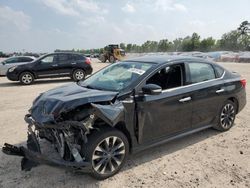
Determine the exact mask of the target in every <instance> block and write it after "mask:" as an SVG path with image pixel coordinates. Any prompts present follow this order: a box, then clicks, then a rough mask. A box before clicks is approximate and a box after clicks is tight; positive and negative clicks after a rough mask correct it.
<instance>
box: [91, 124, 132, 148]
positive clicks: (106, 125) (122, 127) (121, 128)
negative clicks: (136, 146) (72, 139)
mask: <svg viewBox="0 0 250 188" xmlns="http://www.w3.org/2000/svg"><path fill="white" fill-rule="evenodd" d="M94 127H97V128H105V127H106V128H115V129H117V130H119V131H121V132H122V133H123V134H124V135H125V136H126V137H127V139H128V143H129V150H130V151H131V148H132V139H131V136H130V133H129V131H128V130H127V128H126V125H125V123H124V122H118V123H117V124H116V125H115V126H114V127H112V126H110V125H108V124H107V123H105V122H104V121H103V120H100V121H99V122H98V124H95V125H94Z"/></svg>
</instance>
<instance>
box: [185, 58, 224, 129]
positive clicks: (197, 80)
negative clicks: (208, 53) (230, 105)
mask: <svg viewBox="0 0 250 188" xmlns="http://www.w3.org/2000/svg"><path fill="white" fill-rule="evenodd" d="M186 67H187V70H188V72H189V74H188V78H187V82H188V84H189V85H188V87H189V90H190V92H191V98H192V109H193V110H192V127H193V128H197V127H200V126H205V125H211V124H212V123H213V121H214V120H215V119H216V115H217V114H218V112H219V110H220V108H221V106H222V104H223V98H224V96H223V93H224V81H223V79H222V78H221V77H222V75H221V77H218V76H217V74H216V71H215V69H214V67H213V65H212V64H210V63H204V62H188V63H186Z"/></svg>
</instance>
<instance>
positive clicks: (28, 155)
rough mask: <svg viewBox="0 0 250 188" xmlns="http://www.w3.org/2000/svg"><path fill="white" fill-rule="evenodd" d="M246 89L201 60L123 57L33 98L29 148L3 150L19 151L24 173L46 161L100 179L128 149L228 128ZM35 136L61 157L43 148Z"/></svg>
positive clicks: (119, 164)
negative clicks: (50, 144) (46, 151)
mask: <svg viewBox="0 0 250 188" xmlns="http://www.w3.org/2000/svg"><path fill="white" fill-rule="evenodd" d="M245 87H246V80H245V79H243V78H241V77H240V75H238V74H237V73H234V72H229V71H228V70H226V69H224V68H223V67H221V66H220V65H218V64H216V63H213V62H210V61H207V60H205V59H201V58H194V57H182V56H145V57H141V58H135V59H131V60H125V61H122V62H120V63H116V64H112V65H110V66H108V67H105V68H104V69H102V70H100V71H99V72H97V73H95V74H94V75H92V76H90V77H88V78H87V79H86V80H84V81H81V82H77V83H72V84H68V85H65V86H61V87H59V88H55V89H52V90H49V91H47V92H45V93H42V94H41V95H40V96H38V97H37V98H36V99H35V100H34V102H33V106H32V107H31V109H30V110H29V112H30V114H28V115H26V117H25V120H26V122H27V123H28V127H29V128H28V131H29V133H28V142H27V143H28V144H27V146H28V148H25V147H23V146H22V147H16V146H13V145H10V144H5V145H4V147H3V152H5V153H7V154H13V155H19V156H23V157H24V159H23V161H22V169H24V170H25V169H26V170H27V169H30V168H32V167H33V166H36V165H38V164H48V165H54V166H66V167H72V168H74V169H75V170H80V171H83V172H89V173H90V174H91V175H93V176H94V177H95V178H97V179H105V178H108V177H110V176H112V175H114V174H115V173H117V172H118V171H119V170H120V169H121V167H122V166H123V164H124V162H125V161H126V159H127V156H128V154H129V153H134V152H138V151H141V150H144V149H146V148H150V147H155V146H156V145H159V144H162V143H165V142H167V141H170V140H173V139H176V138H179V137H181V136H186V135H188V134H192V133H194V132H197V131H201V130H203V129H207V128H210V127H213V128H215V129H217V130H219V131H228V130H229V129H230V128H231V127H232V126H233V124H234V120H235V116H236V114H238V113H239V112H240V111H241V110H242V109H243V107H244V106H245V104H246V90H245ZM34 130H35V132H34ZM38 138H45V139H47V140H48V141H50V142H51V143H52V146H55V148H56V151H58V153H59V156H60V157H61V159H55V158H51V157H50V154H49V153H43V152H42V151H41V149H40V146H39V141H38Z"/></svg>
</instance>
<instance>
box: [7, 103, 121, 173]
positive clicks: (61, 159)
mask: <svg viewBox="0 0 250 188" xmlns="http://www.w3.org/2000/svg"><path fill="white" fill-rule="evenodd" d="M90 106H91V110H87V111H88V115H86V113H85V115H84V118H83V119H82V120H75V119H74V118H71V119H69V118H68V120H60V121H54V122H50V123H49V122H46V123H45V122H43V123H42V124H41V123H39V122H37V121H35V120H34V119H33V117H32V115H30V114H28V115H26V116H25V121H26V122H27V124H28V140H27V148H26V147H24V146H20V147H17V146H13V145H10V144H7V143H5V144H4V147H3V148H2V151H3V152H4V153H5V154H8V155H16V156H21V157H23V159H22V162H21V169H22V170H30V169H31V168H32V167H35V166H38V165H40V164H45V165H50V166H56V167H68V168H73V169H74V170H77V171H81V172H90V171H91V162H90V161H86V159H85V158H84V154H83V153H84V146H86V145H87V143H88V135H89V134H91V131H92V129H97V130H98V127H100V126H103V125H109V126H114V125H115V124H116V123H117V122H119V121H120V120H121V119H123V118H124V117H123V116H124V115H123V114H124V107H123V104H122V103H121V102H117V103H109V104H105V105H103V104H93V103H91V104H90ZM90 112H91V113H90ZM59 119H60V118H59ZM41 139H46V140H47V141H49V142H50V143H51V144H52V146H53V147H54V148H55V150H56V151H57V156H56V157H52V156H50V154H49V153H44V152H43V149H42V148H41V146H40V143H41Z"/></svg>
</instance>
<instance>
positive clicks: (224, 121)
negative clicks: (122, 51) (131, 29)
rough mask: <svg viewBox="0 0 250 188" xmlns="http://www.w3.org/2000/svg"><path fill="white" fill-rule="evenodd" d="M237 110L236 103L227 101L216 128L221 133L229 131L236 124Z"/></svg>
mask: <svg viewBox="0 0 250 188" xmlns="http://www.w3.org/2000/svg"><path fill="white" fill-rule="evenodd" d="M236 110H237V108H236V105H235V103H233V102H232V101H230V100H227V101H226V102H225V103H224V104H223V106H222V108H221V110H220V114H219V120H218V124H217V125H216V126H214V128H215V129H217V130H219V131H228V130H229V129H230V128H231V127H232V126H233V124H234V120H235V117H236Z"/></svg>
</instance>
